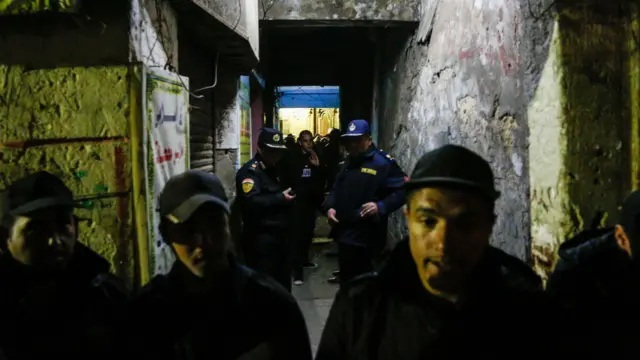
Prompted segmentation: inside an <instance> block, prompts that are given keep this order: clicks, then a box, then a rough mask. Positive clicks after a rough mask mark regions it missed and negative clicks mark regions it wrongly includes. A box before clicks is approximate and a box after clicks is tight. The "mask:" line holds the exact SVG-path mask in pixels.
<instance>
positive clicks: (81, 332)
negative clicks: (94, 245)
mask: <svg viewBox="0 0 640 360" xmlns="http://www.w3.org/2000/svg"><path fill="white" fill-rule="evenodd" d="M0 203H1V204H0V205H2V213H1V214H0V215H1V220H2V225H1V226H0V309H1V310H0V349H2V350H3V352H4V354H5V356H6V357H7V358H8V359H12V360H18V359H41V358H47V357H51V355H55V356H60V357H61V358H67V359H110V358H113V357H114V356H117V355H118V350H117V349H118V348H119V344H120V340H122V339H121V338H119V337H118V336H117V334H118V333H119V326H120V325H121V324H120V321H119V320H121V318H120V315H121V314H122V312H123V310H124V306H125V305H126V300H127V294H126V291H125V289H124V287H123V286H122V283H121V282H120V281H119V280H118V279H116V278H115V277H113V276H112V275H110V274H109V269H110V264H109V262H108V261H107V260H105V259H104V258H102V257H101V256H100V255H98V254H96V253H95V252H93V251H92V250H91V249H89V248H88V247H86V246H85V245H83V244H82V243H80V242H78V219H77V218H76V217H75V216H74V207H75V206H76V202H75V201H74V197H73V194H72V192H71V190H69V188H68V187H67V186H66V185H65V184H64V183H63V182H62V181H61V180H60V179H59V178H58V177H56V176H54V175H52V174H50V173H48V172H45V171H39V172H36V173H33V174H31V175H27V176H25V177H23V178H21V179H18V180H16V181H15V182H13V183H12V184H10V185H9V186H8V188H7V189H6V190H5V191H4V192H3V193H2V199H1V200H0Z"/></svg>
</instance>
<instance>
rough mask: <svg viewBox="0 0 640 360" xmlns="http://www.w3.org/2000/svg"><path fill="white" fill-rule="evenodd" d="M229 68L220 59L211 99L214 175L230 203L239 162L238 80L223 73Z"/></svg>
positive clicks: (234, 192) (233, 75) (234, 189)
mask: <svg viewBox="0 0 640 360" xmlns="http://www.w3.org/2000/svg"><path fill="white" fill-rule="evenodd" d="M228 67H229V65H228V64H227V63H225V61H224V60H223V59H220V69H223V70H222V71H219V73H218V74H219V75H218V85H217V86H216V89H215V96H214V119H215V124H214V126H215V137H214V139H215V146H216V147H215V173H216V175H218V177H219V178H220V180H221V181H222V184H223V185H224V187H225V189H226V190H227V196H228V197H229V200H231V199H233V198H235V194H236V187H235V178H236V169H237V166H239V165H240V164H238V161H239V152H238V151H239V147H240V144H239V135H238V130H239V128H238V124H239V121H240V114H239V112H238V110H239V109H238V106H237V97H238V81H239V80H238V79H239V75H238V74H235V73H234V72H229V71H224V69H225V68H228Z"/></svg>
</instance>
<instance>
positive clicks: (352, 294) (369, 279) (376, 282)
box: [338, 272, 383, 308]
mask: <svg viewBox="0 0 640 360" xmlns="http://www.w3.org/2000/svg"><path fill="white" fill-rule="evenodd" d="M382 291H383V287H382V279H381V278H380V275H379V274H378V273H377V272H370V273H366V274H362V275H360V276H357V277H355V278H354V279H352V280H351V281H349V282H347V283H346V284H343V285H341V288H340V290H339V291H338V297H340V299H341V300H342V302H343V303H344V302H346V303H351V304H353V305H354V306H356V307H358V308H362V307H366V306H367V304H368V303H370V301H371V300H375V299H378V298H380V295H381V294H382Z"/></svg>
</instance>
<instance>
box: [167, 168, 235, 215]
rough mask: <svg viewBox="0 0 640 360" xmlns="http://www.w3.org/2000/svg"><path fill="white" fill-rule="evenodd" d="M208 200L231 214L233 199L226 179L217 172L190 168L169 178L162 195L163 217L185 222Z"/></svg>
mask: <svg viewBox="0 0 640 360" xmlns="http://www.w3.org/2000/svg"><path fill="white" fill-rule="evenodd" d="M205 203H213V204H215V205H217V206H219V207H220V208H221V209H222V210H223V211H225V212H226V213H227V214H229V213H230V212H231V211H230V209H229V202H228V200H227V194H226V193H225V191H224V186H222V182H220V179H218V177H217V176H216V175H215V174H212V173H209V172H205V171H200V170H187V171H185V172H183V173H182V174H179V175H176V176H174V177H172V178H171V179H169V181H167V183H166V184H165V186H164V189H163V190H162V193H161V194H160V200H159V205H160V216H162V217H165V218H167V219H169V220H170V221H171V222H173V223H175V224H178V223H183V222H185V221H187V220H189V218H190V217H191V216H192V215H193V214H194V213H195V212H196V210H198V208H199V207H200V206H202V205H203V204H205Z"/></svg>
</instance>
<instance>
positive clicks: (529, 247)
mask: <svg viewBox="0 0 640 360" xmlns="http://www.w3.org/2000/svg"><path fill="white" fill-rule="evenodd" d="M543 5H544V4H543V3H542V2H540V1H539V2H533V4H532V8H531V9H529V8H528V7H525V8H521V5H520V3H519V2H517V1H514V0H491V1H475V2H465V1H458V0H452V1H446V2H441V3H440V6H439V7H438V9H437V11H436V13H435V17H434V18H433V31H432V34H431V37H430V38H429V37H427V38H426V43H425V44H424V45H419V44H416V42H415V39H413V38H412V39H409V40H407V41H405V43H404V46H398V45H396V44H397V43H398V39H394V38H393V37H391V38H389V39H387V47H388V48H389V49H390V50H389V51H391V53H393V52H396V53H398V54H399V55H397V56H396V57H395V58H393V59H389V60H388V61H387V62H386V65H384V66H383V71H384V75H383V76H382V78H383V79H384V81H383V84H382V90H383V91H382V95H381V96H382V97H381V98H382V99H383V101H382V102H381V104H382V105H381V110H380V111H381V112H382V113H381V115H380V117H381V119H384V121H381V127H382V129H383V130H382V131H381V132H380V133H381V134H382V139H381V143H382V145H383V146H385V147H386V148H390V149H391V152H392V153H393V154H394V156H395V157H396V158H397V159H398V160H399V161H400V162H401V164H402V165H403V166H405V167H406V168H407V169H408V170H410V169H411V167H412V166H413V165H414V164H415V161H416V160H417V159H418V157H419V156H420V155H422V154H423V153H424V152H426V151H428V150H430V149H433V148H435V147H437V146H440V145H442V144H445V143H457V144H462V145H465V146H467V147H469V148H471V149H473V150H475V151H477V152H479V153H480V154H482V155H483V156H485V157H486V158H487V159H488V160H489V162H490V163H491V165H492V167H493V169H494V172H495V175H496V178H497V179H496V184H497V186H498V188H499V190H500V191H501V192H502V194H503V195H502V197H501V199H500V200H498V203H497V214H498V221H497V224H496V226H495V228H494V237H493V239H492V243H493V244H494V245H496V246H498V247H500V248H502V249H503V250H505V251H507V252H509V253H511V254H513V255H515V256H517V257H519V258H521V259H523V260H525V261H528V262H530V263H531V264H532V265H533V266H534V267H535V269H536V270H537V271H538V272H539V273H540V274H541V275H543V276H544V275H545V274H547V273H548V272H549V271H550V270H551V269H552V268H553V265H554V263H555V257H556V251H557V247H558V246H559V244H560V243H562V242H563V241H564V240H565V239H566V238H568V237H570V236H573V235H574V234H576V233H577V232H579V231H581V230H584V229H586V228H589V227H591V226H611V225H613V224H615V222H616V221H617V220H618V208H619V206H620V203H621V201H622V199H623V198H624V196H625V195H626V194H627V193H628V191H629V190H630V189H631V188H632V187H633V186H637V185H634V184H633V182H634V176H637V174H635V173H631V169H632V168H633V166H632V164H634V163H637V162H638V160H637V159H638V157H640V154H638V153H634V152H633V150H632V149H633V148H634V147H633V146H634V145H633V142H634V141H637V138H638V135H637V134H635V133H634V134H632V135H631V136H629V134H630V132H631V131H630V130H631V129H633V128H634V126H635V128H636V129H637V112H635V115H633V114H634V111H633V109H636V108H637V107H638V96H637V94H638V82H637V81H635V82H634V81H633V80H632V78H633V77H632V76H631V75H630V70H629V69H632V68H633V60H632V59H631V58H630V54H629V52H628V51H627V49H629V47H631V48H633V47H634V46H633V45H628V44H629V37H630V36H631V34H630V32H629V26H628V25H625V24H624V21H625V19H620V18H616V16H618V15H616V16H613V15H607V14H618V12H617V11H613V10H611V11H609V12H607V10H606V9H605V8H599V9H593V8H591V9H585V8H584V7H582V8H581V7H579V6H577V5H575V4H574V5H572V6H574V7H573V8H567V9H556V12H555V13H554V12H551V13H547V14H546V15H545V16H539V15H538V13H539V11H537V10H540V11H542V9H544V8H545V7H546V6H543ZM605 5H606V4H605ZM603 6H604V5H603ZM626 13H629V12H626ZM394 47H395V48H396V49H395V50H393V51H392V50H391V49H393V48H394ZM631 56H633V57H637V55H633V54H631ZM634 94H635V96H634ZM634 124H636V125H634ZM634 139H636V140H634ZM634 159H635V160H634ZM392 231H393V233H392V235H393V237H394V239H397V238H399V237H400V236H402V235H403V234H404V233H405V229H404V225H403V222H402V220H401V219H400V218H399V216H398V217H396V219H395V221H393V226H392Z"/></svg>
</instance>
